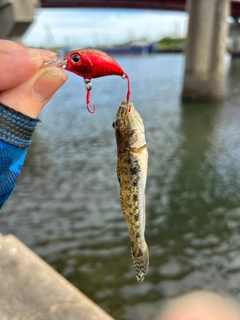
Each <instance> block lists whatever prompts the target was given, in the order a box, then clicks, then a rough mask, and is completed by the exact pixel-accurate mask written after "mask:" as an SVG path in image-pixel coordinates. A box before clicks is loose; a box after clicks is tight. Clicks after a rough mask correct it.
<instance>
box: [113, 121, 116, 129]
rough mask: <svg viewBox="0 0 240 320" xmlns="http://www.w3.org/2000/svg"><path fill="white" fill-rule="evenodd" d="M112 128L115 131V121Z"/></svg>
mask: <svg viewBox="0 0 240 320" xmlns="http://www.w3.org/2000/svg"><path fill="white" fill-rule="evenodd" d="M112 127H113V129H115V122H114V121H113V123H112Z"/></svg>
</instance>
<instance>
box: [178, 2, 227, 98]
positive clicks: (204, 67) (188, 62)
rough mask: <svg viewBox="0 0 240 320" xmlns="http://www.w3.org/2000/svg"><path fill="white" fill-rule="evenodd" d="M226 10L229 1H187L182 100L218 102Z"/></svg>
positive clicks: (221, 88) (221, 90)
mask: <svg viewBox="0 0 240 320" xmlns="http://www.w3.org/2000/svg"><path fill="white" fill-rule="evenodd" d="M229 9H230V8H229V0H211V1H209V0H197V1H196V0H187V10H188V13H189V24H188V35H187V43H186V48H185V74H184V84H183V90H182V100H183V101H188V100H189V101H194V100H195V101H208V100H219V99H221V98H222V97H223V75H224V56H225V52H226V36H227V32H228V23H227V17H228V16H229Z"/></svg>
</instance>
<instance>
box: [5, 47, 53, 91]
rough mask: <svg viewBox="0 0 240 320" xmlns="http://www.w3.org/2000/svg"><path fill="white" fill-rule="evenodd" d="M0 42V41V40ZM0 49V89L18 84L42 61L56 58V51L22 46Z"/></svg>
mask: <svg viewBox="0 0 240 320" xmlns="http://www.w3.org/2000/svg"><path fill="white" fill-rule="evenodd" d="M0 43H1V42H0ZM4 49H5V50H4V51H2V50H0V70H1V72H0V91H3V90H7V89H10V88H13V87H16V86H18V85H19V84H21V83H22V82H24V81H26V80H27V79H28V78H30V77H31V76H32V75H33V74H34V73H35V72H36V71H37V70H38V69H39V68H41V66H42V64H43V62H44V61H48V60H50V59H53V58H56V53H54V52H51V51H48V50H41V49H28V48H25V49H24V48H23V49H21V50H17V51H11V52H8V51H6V49H7V48H6V45H5V47H4Z"/></svg>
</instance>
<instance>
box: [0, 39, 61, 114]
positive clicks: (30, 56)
mask: <svg viewBox="0 0 240 320" xmlns="http://www.w3.org/2000/svg"><path fill="white" fill-rule="evenodd" d="M51 59H57V58H56V54H55V53H53V52H51V51H48V50H42V49H30V48H26V47H24V46H22V45H20V44H17V43H15V42H12V41H8V40H0V102H1V103H3V104H5V105H7V106H9V107H10V108H12V109H15V110H16V111H19V112H21V113H23V114H25V115H27V116H29V117H32V118H36V117H37V116H38V114H39V112H40V111H41V109H42V108H43V107H44V105H45V104H46V103H47V102H48V101H49V100H50V99H51V98H52V96H53V94H54V93H55V92H56V91H57V90H58V89H59V88H60V87H61V86H62V85H63V84H64V83H65V81H66V80H67V76H66V74H65V73H64V72H63V71H62V70H61V69H60V68H57V67H52V66H49V67H47V66H46V67H42V65H43V63H44V62H46V61H49V60H51Z"/></svg>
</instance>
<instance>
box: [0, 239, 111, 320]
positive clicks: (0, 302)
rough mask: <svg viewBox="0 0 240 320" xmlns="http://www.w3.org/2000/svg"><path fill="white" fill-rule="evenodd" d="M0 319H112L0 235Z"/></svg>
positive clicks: (16, 242) (33, 256)
mask: <svg viewBox="0 0 240 320" xmlns="http://www.w3.org/2000/svg"><path fill="white" fill-rule="evenodd" d="M0 319H1V320H66V319H67V320H83V319H84V320H113V318H112V317H110V316H109V315H107V314H106V313H105V312H104V311H103V310H102V309H101V308H99V307H98V306H97V305H96V304H95V303H94V302H92V301H91V300H90V299H88V298H87V297H86V296H85V295H84V294H82V293H81V292H80V291H78V290H77V289H76V288H75V287H74V286H73V285H71V284H70V283H69V282H68V281H67V280H66V279H64V278H63V277H62V276H61V275H59V274H58V273H57V272H56V271H55V270H53V269H52V268H51V267H50V266H49V265H47V264H46V263H45V262H44V261H43V260H42V259H40V258H39V257H38V256H37V255H36V254H35V253H33V252H32V251H31V250H30V249H28V248H27V247H26V246H25V245H24V244H23V243H21V242H20V241H19V240H18V239H16V238H15V237H14V236H12V235H7V236H2V235H1V234H0Z"/></svg>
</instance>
